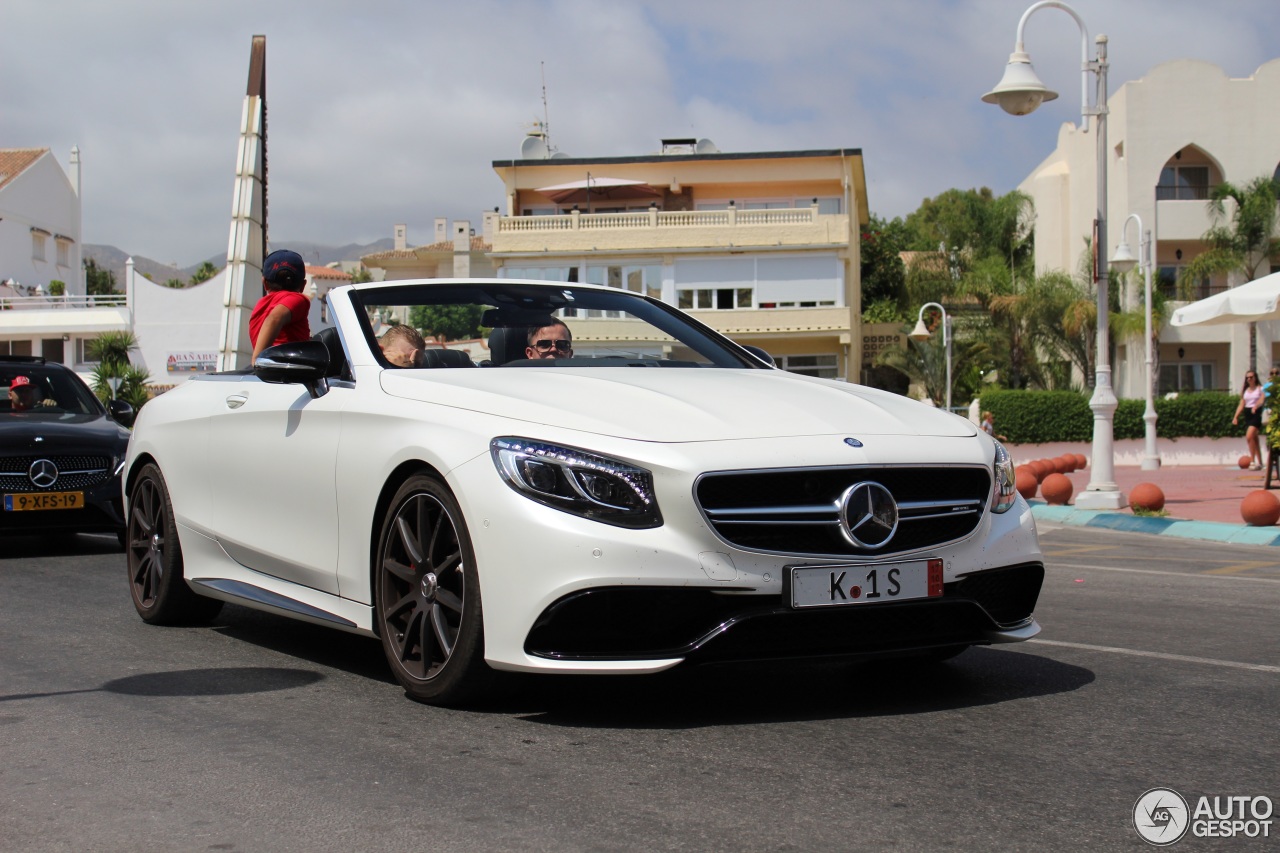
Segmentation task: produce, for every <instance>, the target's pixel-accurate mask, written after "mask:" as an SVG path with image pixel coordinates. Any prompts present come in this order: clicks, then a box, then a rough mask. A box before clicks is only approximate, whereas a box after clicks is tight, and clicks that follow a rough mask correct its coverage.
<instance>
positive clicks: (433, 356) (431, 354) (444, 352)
mask: <svg viewBox="0 0 1280 853" xmlns="http://www.w3.org/2000/svg"><path fill="white" fill-rule="evenodd" d="M422 366H423V367H427V368H432V367H475V366H476V363H475V362H474V361H472V360H471V356H469V355H467V354H466V353H465V352H463V351H462V350H460V349H427V350H423V351H422Z"/></svg>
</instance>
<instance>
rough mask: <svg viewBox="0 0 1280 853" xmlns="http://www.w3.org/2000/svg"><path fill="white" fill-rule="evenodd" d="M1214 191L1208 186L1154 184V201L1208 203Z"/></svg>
mask: <svg viewBox="0 0 1280 853" xmlns="http://www.w3.org/2000/svg"><path fill="white" fill-rule="evenodd" d="M1215 189H1217V187H1211V186H1209V185H1208V184H1201V185H1198V186H1197V185H1185V184H1156V201H1208V200H1209V196H1210V195H1212V194H1213V191H1214V190H1215Z"/></svg>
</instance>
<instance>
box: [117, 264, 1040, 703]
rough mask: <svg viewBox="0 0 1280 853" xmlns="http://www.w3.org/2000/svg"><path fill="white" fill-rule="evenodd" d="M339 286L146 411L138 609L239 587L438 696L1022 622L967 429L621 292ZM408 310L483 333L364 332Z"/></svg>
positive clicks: (132, 526) (157, 610)
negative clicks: (400, 345)
mask: <svg viewBox="0 0 1280 853" xmlns="http://www.w3.org/2000/svg"><path fill="white" fill-rule="evenodd" d="M327 299H328V305H327V316H328V318H329V319H330V320H331V321H332V322H333V324H334V325H333V327H332V328H326V329H324V330H322V331H321V332H320V333H319V334H317V335H316V338H315V339H314V340H310V341H302V342H300V343H294V344H283V345H280V346H276V347H273V348H271V349H269V350H267V351H266V352H264V353H263V354H262V356H260V357H259V359H258V360H257V363H256V364H255V365H254V366H253V368H252V370H245V371H238V372H234V373H214V374H209V375H205V376H199V377H195V378H193V379H192V380H190V381H188V382H186V383H184V384H183V385H181V386H180V387H179V388H177V389H176V390H174V391H171V392H169V393H167V394H165V395H163V396H162V397H159V398H158V399H156V400H154V401H152V402H151V403H149V404H148V405H147V406H146V407H145V408H144V409H143V410H142V412H141V415H140V416H139V418H138V422H137V427H136V429H135V431H134V433H133V436H132V439H131V441H130V444H129V453H128V459H127V462H126V467H125V480H124V490H125V498H126V501H127V517H128V540H129V541H128V547H127V552H128V566H129V585H130V589H131V591H132V596H133V602H134V605H135V606H136V608H137V610H138V613H139V614H140V615H141V616H142V618H143V619H144V620H146V621H147V622H152V623H161V624H163V623H193V622H200V621H208V620H210V619H212V618H213V617H214V616H215V615H216V613H217V612H218V609H219V608H220V607H221V606H222V602H233V603H235V604H240V605H244V606H246V607H253V608H258V609H260V610H266V611H269V612H272V613H276V614H279V615H281V616H287V617H291V618H294V619H302V620H305V621H308V622H313V623H317V624H321V625H328V626H332V627H335V628H339V629H342V630H346V631H351V632H354V633H358V634H365V635H370V636H375V635H376V636H378V637H381V639H382V645H383V648H384V649H385V650H386V655H387V659H388V661H389V663H390V665H391V669H392V671H393V672H394V673H395V676H396V678H397V679H398V680H399V681H400V683H401V684H402V685H403V686H404V688H405V690H406V691H407V692H408V694H409V695H410V696H412V697H413V698H415V699H419V700H422V701H427V702H436V703H457V702H464V701H466V700H468V699H470V698H473V697H475V696H476V695H477V694H478V693H479V692H481V691H483V690H484V689H486V688H487V687H488V686H489V684H490V682H491V681H492V680H493V679H494V678H495V677H497V672H498V671H503V670H507V671H519V672H551V673H614V674H622V673H652V672H658V671H660V670H665V669H668V668H671V667H675V666H678V665H682V664H686V663H687V664H693V663H701V662H719V661H743V660H762V659H782V658H803V657H822V658H832V659H844V658H862V657H867V656H910V657H917V658H920V657H923V658H932V659H935V660H936V659H943V658H946V657H950V656H952V655H954V654H956V653H958V652H960V651H963V650H964V649H965V648H967V647H969V646H971V645H976V644H986V643H1005V642H1013V641H1018V640H1025V639H1027V638H1029V637H1031V636H1034V635H1035V634H1036V633H1037V632H1038V631H1039V625H1038V624H1037V623H1036V621H1035V619H1034V618H1033V610H1034V608H1035V604H1036V599H1037V597H1038V595H1039V592H1040V586H1041V582H1042V580H1043V577H1044V566H1043V558H1042V555H1041V553H1040V549H1039V546H1038V544H1037V540H1036V531H1035V523H1034V521H1033V519H1032V515H1031V512H1030V508H1029V507H1028V505H1027V504H1026V502H1025V501H1024V500H1023V499H1022V498H1021V497H1019V495H1018V494H1017V492H1016V490H1015V489H1014V485H1013V471H1012V466H1011V463H1010V461H1009V457H1008V455H1007V454H1006V453H1005V451H1004V448H1002V447H1001V446H1000V444H999V443H998V442H995V441H993V440H992V439H991V438H990V437H989V436H987V435H986V434H984V433H982V432H981V431H979V430H977V429H975V428H974V427H973V425H972V424H970V423H969V422H968V421H966V420H963V419H961V418H958V417H956V416H955V415H952V414H950V413H947V412H944V411H939V410H936V409H932V408H929V407H927V406H923V405H921V404H919V403H915V402H912V401H910V400H907V399H905V398H903V397H899V396H895V395H893V394H889V393H885V392H881V391H876V390H871V389H867V388H864V387H860V386H858V385H854V384H848V383H844V382H836V381H830V380H823V379H814V378H809V377H804V376H798V375H795V374H791V373H786V372H784V371H781V370H778V369H776V368H775V367H773V366H772V364H771V363H770V360H769V358H768V356H767V355H766V354H765V353H763V352H762V351H759V350H749V349H746V348H743V347H740V346H738V345H737V344H735V343H733V342H732V341H730V340H728V339H726V338H724V337H722V336H720V335H719V334H717V333H716V332H714V331H712V330H710V329H708V328H707V327H706V326H704V325H702V324H700V323H698V322H697V321H696V320H694V319H692V318H690V317H688V316H687V315H685V314H683V313H681V312H680V311H677V310H676V309H674V308H672V307H670V306H668V305H665V304H663V303H661V302H659V301H656V300H653V299H649V298H645V297H643V296H640V295H637V294H633V293H629V292H627V291H625V290H622V289H619V288H612V287H596V286H592V285H583V284H577V283H569V284H565V283H549V282H535V281H513V280H452V281H451V280H433V281H414V282H393V283H370V284H359V285H352V286H348V287H340V288H336V289H334V290H332V291H330V293H329V295H328V297H327ZM410 316H417V317H420V318H421V317H429V318H437V319H439V318H441V317H452V318H455V319H456V318H457V317H463V318H469V321H470V322H473V323H474V325H475V326H477V327H483V328H484V329H485V330H486V332H487V334H488V349H487V350H486V351H484V353H483V356H484V357H483V358H480V359H473V358H472V357H471V356H470V355H468V353H467V352H466V351H464V350H463V349H457V348H452V349H451V348H443V349H429V350H427V351H425V352H424V353H422V355H421V357H420V360H419V366H417V367H412V368H405V369H402V368H397V367H394V366H393V365H392V364H391V363H390V362H389V361H387V360H386V358H385V357H384V356H383V353H382V350H381V347H380V346H379V343H378V339H377V338H376V337H375V333H376V331H377V330H378V328H379V326H380V324H382V323H383V319H384V318H392V317H398V318H408V317H410ZM464 321H465V320H464ZM560 324H562V325H560ZM549 327H550V328H549ZM541 355H548V356H552V357H545V358H539V357H537V356H541ZM529 356H534V357H529Z"/></svg>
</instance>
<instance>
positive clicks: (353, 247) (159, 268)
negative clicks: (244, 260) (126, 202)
mask: <svg viewBox="0 0 1280 853" xmlns="http://www.w3.org/2000/svg"><path fill="white" fill-rule="evenodd" d="M271 242H272V243H275V245H276V246H277V247H282V248H289V249H293V250H294V251H295V252H297V253H298V254H299V255H302V258H303V260H305V261H306V262H307V264H309V265H311V266H317V267H323V266H328V265H329V264H332V263H337V262H341V261H350V262H352V263H359V261H360V258H361V257H363V256H364V255H369V254H372V253H374V252H385V251H387V250H388V249H391V248H393V247H394V246H395V242H394V240H393V239H392V238H391V237H385V238H383V239H381V240H377V241H376V242H373V243H347V244H346V245H345V246H324V245H321V244H319V243H307V242H303V241H299V242H295V243H291V242H287V241H284V242H277V241H275V240H272V241H271ZM129 257H130V255H129V253H128V252H125V251H123V250H121V249H118V248H116V247H115V246H104V245H99V244H94V243H85V245H84V259H85V260H86V261H87V260H89V259H91V258H92V259H93V262H94V263H96V264H97V265H98V266H99V267H101V268H103V269H107V270H110V271H111V272H112V273H114V274H115V277H116V284H117V286H120V287H123V284H124V265H125V261H127V260H128V259H129ZM132 257H133V267H134V269H136V270H137V271H138V273H139V274H140V275H144V276H146V277H147V278H149V279H151V280H152V281H154V282H156V283H157V284H164V283H165V282H166V281H168V280H169V279H171V278H176V279H179V280H180V281H184V282H187V281H190V280H191V276H192V275H193V274H194V273H195V271H196V270H198V269H199V268H200V265H201V264H203V263H205V262H206V261H207V262H208V263H211V264H213V265H214V267H216V268H217V269H222V268H223V267H224V266H226V265H227V256H226V255H225V254H217V255H211V256H210V257H209V258H207V259H206V260H205V261H199V262H198V263H194V264H192V265H191V266H189V267H182V268H178V267H175V266H174V265H172V264H166V263H162V262H161V261H153V260H152V259H151V258H146V257H143V256H141V255H133V256H132Z"/></svg>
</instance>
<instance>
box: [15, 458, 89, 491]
mask: <svg viewBox="0 0 1280 853" xmlns="http://www.w3.org/2000/svg"><path fill="white" fill-rule="evenodd" d="M37 459H48V460H49V461H50V462H52V463H53V464H54V465H57V466H58V479H57V482H55V483H54V484H53V485H51V486H48V487H47V488H43V489H42V488H39V487H37V486H36V485H35V484H33V483H32V482H31V478H30V477H29V476H28V474H27V472H28V471H29V470H30V468H31V463H33V462H35V461H36V460H37ZM109 479H111V459H110V458H109V457H106V456H6V457H0V489H3V490H4V491H6V492H41V491H57V490H59V489H84V488H88V487H89V486H96V485H98V484H99V483H105V482H106V481H107V480H109Z"/></svg>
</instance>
